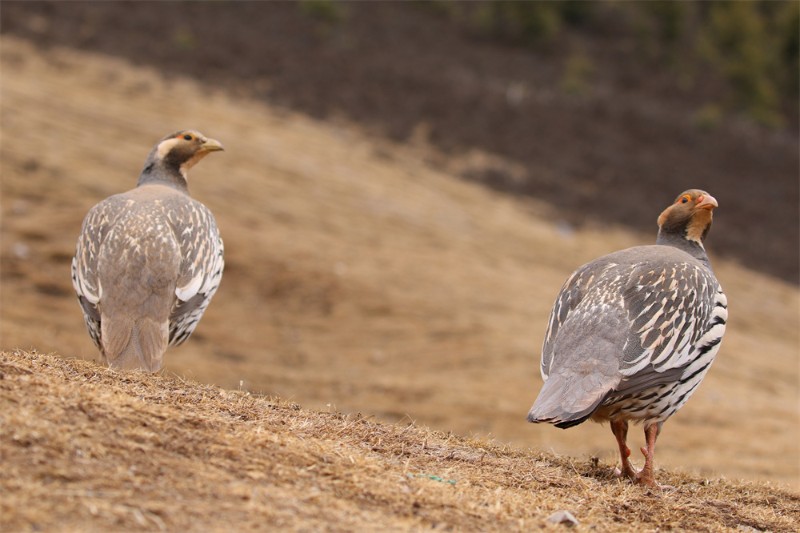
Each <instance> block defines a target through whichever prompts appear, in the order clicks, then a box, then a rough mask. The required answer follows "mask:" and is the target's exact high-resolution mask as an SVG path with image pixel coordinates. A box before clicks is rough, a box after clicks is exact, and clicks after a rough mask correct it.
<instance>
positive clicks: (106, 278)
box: [72, 130, 224, 372]
mask: <svg viewBox="0 0 800 533" xmlns="http://www.w3.org/2000/svg"><path fill="white" fill-rule="evenodd" d="M218 150H222V145H221V144H220V143H219V142H218V141H216V140H214V139H208V138H206V137H205V136H203V135H202V134H201V133H199V132H197V131H191V130H187V131H180V132H176V133H174V134H172V135H168V136H167V137H165V138H164V139H162V140H161V141H160V142H159V143H158V144H157V145H156V146H155V147H154V148H153V150H152V151H151V153H150V155H149V156H148V158H147V161H146V162H145V166H144V169H143V170H142V173H141V175H140V176H139V181H138V184H137V186H136V188H134V189H132V190H130V191H128V192H125V193H122V194H117V195H114V196H111V197H109V198H106V199H105V200H103V201H102V202H100V203H99V204H97V205H95V206H94V207H93V208H92V209H91V210H90V211H89V213H88V214H87V215H86V218H85V219H84V221H83V227H82V229H81V235H80V237H79V238H78V245H77V249H76V253H75V257H74V259H73V260H72V284H73V286H74V287H75V292H76V293H77V294H78V301H79V302H80V305H81V308H82V309H83V314H84V319H85V320H86V326H87V329H88V330H89V335H90V336H91V337H92V340H93V341H94V343H95V344H96V345H97V347H98V348H99V349H100V352H101V353H102V355H103V358H104V360H105V361H106V362H107V363H108V364H109V366H111V367H112V368H124V369H142V370H146V371H150V372H155V371H157V370H158V369H160V368H161V366H162V363H163V355H164V352H165V351H166V349H167V346H168V345H169V346H172V345H178V344H181V343H182V342H183V341H185V340H186V339H187V338H188V337H189V335H191V333H192V331H194V328H195V327H196V326H197V323H198V321H199V320H200V317H201V316H202V315H203V312H204V311H205V309H206V307H207V306H208V304H209V302H210V301H211V298H212V296H214V293H215V292H216V290H217V288H218V287H219V283H220V280H221V278H222V270H223V267H224V260H223V245H222V239H221V238H220V235H219V230H218V229H217V224H216V221H215V220H214V216H213V215H212V214H211V212H210V211H209V210H208V209H207V208H206V207H205V206H204V205H203V204H201V203H200V202H198V201H196V200H193V199H192V198H191V197H190V196H189V191H188V188H187V172H188V170H189V169H190V168H191V167H192V166H193V165H194V164H195V163H197V161H199V160H200V159H202V158H203V157H204V156H205V155H207V154H209V153H210V152H213V151H218Z"/></svg>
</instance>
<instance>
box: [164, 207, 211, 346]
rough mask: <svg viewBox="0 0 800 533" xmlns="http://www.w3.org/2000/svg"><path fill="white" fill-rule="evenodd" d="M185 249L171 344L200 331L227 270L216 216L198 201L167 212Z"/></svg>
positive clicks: (180, 341) (173, 316) (171, 325)
mask: <svg viewBox="0 0 800 533" xmlns="http://www.w3.org/2000/svg"><path fill="white" fill-rule="evenodd" d="M167 213H168V215H167V217H168V221H169V223H170V225H171V226H172V228H173V231H174V232H175V235H176V237H177V238H178V242H180V246H181V257H182V260H181V267H180V275H179V277H178V283H177V286H176V288H175V296H176V297H177V299H176V301H175V305H174V307H173V308H172V312H171V313H170V318H169V343H170V345H173V346H175V345H178V344H181V343H182V342H183V341H185V340H186V339H187V338H189V336H190V335H191V334H192V332H193V331H194V329H195V328H196V327H197V324H198V322H199V321H200V318H201V317H202V316H203V313H204V312H205V310H206V308H207V307H208V304H209V303H210V302H211V298H212V297H213V296H214V293H215V292H216V291H217V288H218V287H219V283H220V280H221V279H222V271H223V269H224V267H225V261H224V257H223V256H224V246H223V243H222V238H221V237H220V234H219V229H218V228H217V223H216V221H215V220H214V216H213V215H212V214H211V211H209V210H208V209H207V208H206V207H205V206H204V205H203V204H201V203H200V202H197V201H196V200H190V201H189V202H182V203H181V205H179V206H174V208H171V209H168V210H167Z"/></svg>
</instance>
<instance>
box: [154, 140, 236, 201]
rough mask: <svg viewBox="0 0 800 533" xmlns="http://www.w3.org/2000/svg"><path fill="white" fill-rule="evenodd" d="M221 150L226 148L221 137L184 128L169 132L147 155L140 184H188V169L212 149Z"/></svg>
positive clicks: (183, 186) (181, 185)
mask: <svg viewBox="0 0 800 533" xmlns="http://www.w3.org/2000/svg"><path fill="white" fill-rule="evenodd" d="M219 150H223V147H222V144H221V143H220V142H219V141H217V140H215V139H209V138H208V137H206V136H205V135H203V134H202V133H200V132H199V131H196V130H181V131H177V132H175V133H172V134H170V135H167V136H166V137H164V138H163V139H161V140H160V141H159V142H158V144H156V145H155V147H153V150H152V151H151V152H150V155H149V156H148V157H147V161H146V162H145V165H144V170H143V171H142V176H141V177H140V178H139V184H140V185H141V184H143V183H147V182H153V181H162V182H163V181H167V182H172V183H175V184H176V185H177V186H178V187H179V188H185V187H186V182H187V179H188V178H187V176H188V172H189V169H190V168H192V167H193V166H194V165H195V164H197V162H198V161H200V160H201V159H203V158H204V157H205V156H206V155H208V154H209V153H211V152H217V151H219ZM181 182H182V183H181Z"/></svg>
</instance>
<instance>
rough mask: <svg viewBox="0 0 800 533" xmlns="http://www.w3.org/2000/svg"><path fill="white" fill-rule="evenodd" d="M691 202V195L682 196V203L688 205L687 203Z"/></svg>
mask: <svg viewBox="0 0 800 533" xmlns="http://www.w3.org/2000/svg"><path fill="white" fill-rule="evenodd" d="M689 200H691V198H690V197H689V195H688V194H684V195H683V196H681V203H682V204H685V203H686V202H688V201H689Z"/></svg>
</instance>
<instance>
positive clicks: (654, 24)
mask: <svg viewBox="0 0 800 533" xmlns="http://www.w3.org/2000/svg"><path fill="white" fill-rule="evenodd" d="M799 10H800V8H798V2H747V1H744V2H728V1H723V2H672V1H664V2H661V1H653V2H581V1H575V2H463V3H460V2H445V1H441V2H439V1H433V2H407V3H378V4H377V5H372V4H369V3H347V2H334V1H328V0H306V1H301V2H298V3H261V2H245V3H234V4H233V5H231V4H229V3H227V2H196V3H195V2H189V3H184V2H173V3H165V4H159V5H157V6H156V5H155V4H152V3H147V2H146V3H144V4H142V5H137V3H135V2H134V3H125V2H111V3H104V2H88V3H82V2H53V3H40V2H7V3H5V6H4V8H3V15H4V16H3V21H2V30H3V32H4V33H8V34H13V35H18V36H22V37H26V38H28V39H31V40H33V41H34V42H36V43H38V44H40V45H44V46H56V45H62V46H71V47H77V48H80V49H85V50H92V51H97V52H101V53H104V54H112V55H115V56H120V57H124V58H127V59H129V60H130V61H132V62H133V63H135V64H138V65H148V66H152V67H154V68H157V69H158V70H159V71H161V72H163V73H164V74H165V75H167V76H177V75H188V76H191V77H193V78H195V79H198V80H200V81H202V82H204V83H209V84H211V85H214V86H219V87H224V88H226V89H229V90H231V91H233V92H234V93H235V94H238V95H241V96H245V97H253V98H258V99H262V100H264V101H266V102H269V103H270V104H272V105H278V106H285V107H287V108H290V109H294V110H298V111H301V112H303V113H307V114H310V115H311V116H314V117H319V118H345V119H348V120H352V121H355V122H357V123H359V124H361V125H362V126H364V127H366V128H368V129H369V130H370V131H372V132H375V133H376V134H378V135H387V136H389V137H391V138H393V139H397V140H400V141H408V140H411V139H417V140H419V139H422V140H424V141H425V142H429V143H431V144H433V145H434V146H436V147H438V148H440V149H441V150H443V151H444V152H446V153H462V152H464V151H467V150H469V149H471V148H478V149H481V150H484V151H487V152H489V153H492V154H496V155H498V156H501V157H503V158H507V159H509V160H511V161H513V163H515V165H514V167H515V168H514V170H511V169H508V168H503V166H502V165H491V164H485V165H481V166H478V167H477V168H476V167H474V166H470V167H468V168H463V169H460V175H462V176H463V177H464V178H467V179H471V180H476V181H479V182H481V183H485V184H486V185H488V186H490V187H493V188H496V189H498V190H501V191H503V192H507V193H509V194H513V195H529V196H532V197H535V198H539V199H542V200H545V201H547V202H548V203H550V204H552V205H554V206H556V207H557V208H558V209H559V212H560V214H561V215H562V216H563V217H564V218H565V219H566V220H567V221H568V222H569V223H571V224H582V223H584V222H586V221H587V220H601V221H607V222H613V223H621V224H625V225H629V226H631V227H634V228H637V229H641V230H651V229H652V227H653V220H654V217H653V208H652V205H651V204H650V202H641V201H639V200H640V199H643V198H669V197H671V196H674V195H675V194H677V192H680V191H681V190H683V189H685V188H688V187H690V186H697V187H702V188H706V189H708V190H709V191H714V194H716V195H718V196H721V202H722V205H723V206H724V207H725V208H726V209H730V210H731V211H730V213H735V217H728V218H727V220H725V221H720V222H719V224H720V226H721V227H720V228H719V230H716V229H715V231H714V233H715V235H714V247H715V250H716V251H718V252H719V253H722V254H724V255H726V256H731V257H735V258H736V259H738V260H740V261H742V262H743V263H744V264H746V265H748V266H752V267H755V268H758V269H761V270H763V271H765V272H768V273H770V274H774V275H777V276H780V277H782V278H783V279H787V280H790V281H793V282H795V283H797V282H798V281H800V277H799V276H800V263H799V261H800V254H799V253H798V246H797V243H798V242H800V229H799V227H798V226H799V225H798V224H797V223H796V221H798V219H799V215H798V213H800V211H798V209H800V192H799V191H800V185H799V184H798V182H799V180H798V166H799V165H800V160H799V159H798V150H797V139H798V137H797V135H798V77H800V70H799V69H798V61H799V60H798V46H799V45H798V18H799V17H800V14H798V12H799ZM729 191H730V192H733V191H735V192H736V193H737V194H735V195H733V194H731V195H730V196H729V195H728V194H727V193H728V192H729ZM620 198H625V199H627V200H628V201H624V202H623V203H621V204H620V203H619V200H620ZM623 206H624V207H623ZM767 206H768V208H766V209H765V207H767Z"/></svg>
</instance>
